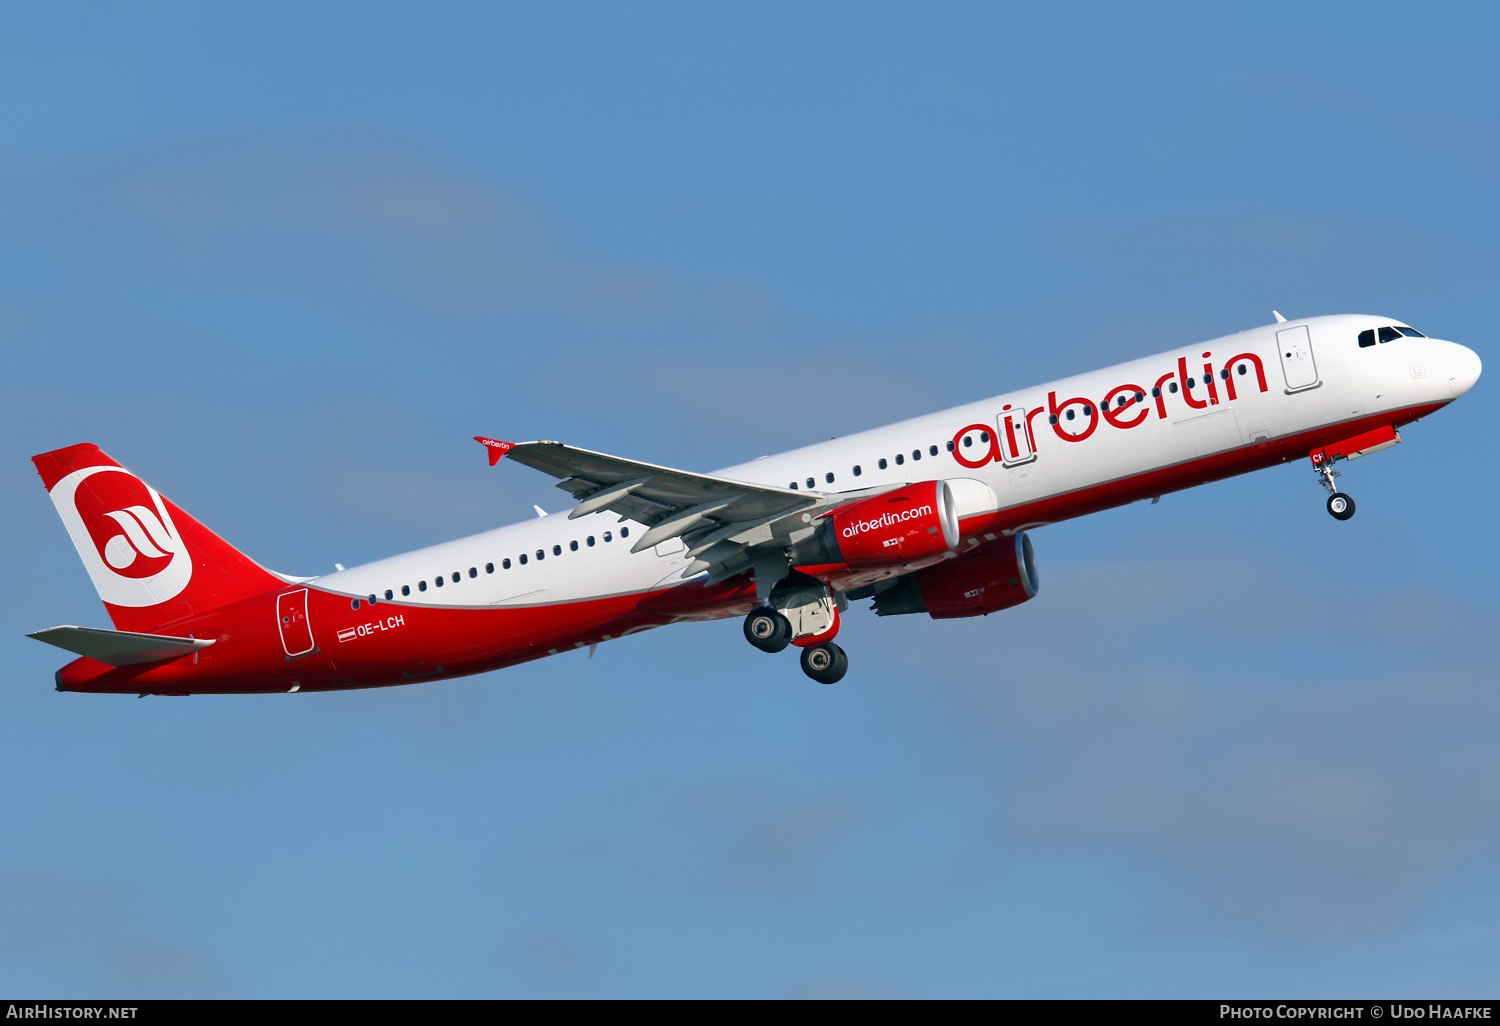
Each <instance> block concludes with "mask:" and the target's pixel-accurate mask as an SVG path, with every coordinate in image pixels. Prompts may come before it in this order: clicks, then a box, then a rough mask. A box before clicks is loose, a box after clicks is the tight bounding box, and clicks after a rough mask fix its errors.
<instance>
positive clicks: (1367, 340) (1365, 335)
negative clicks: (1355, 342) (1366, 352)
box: [1359, 328, 1375, 349]
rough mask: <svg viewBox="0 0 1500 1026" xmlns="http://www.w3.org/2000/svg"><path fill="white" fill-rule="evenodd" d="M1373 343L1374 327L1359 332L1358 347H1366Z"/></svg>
mask: <svg viewBox="0 0 1500 1026" xmlns="http://www.w3.org/2000/svg"><path fill="white" fill-rule="evenodd" d="M1374 344H1375V329H1374V328H1366V329H1365V330H1364V331H1361V332H1360V333H1359V348H1361V349H1366V348H1368V347H1370V346H1373V345H1374Z"/></svg>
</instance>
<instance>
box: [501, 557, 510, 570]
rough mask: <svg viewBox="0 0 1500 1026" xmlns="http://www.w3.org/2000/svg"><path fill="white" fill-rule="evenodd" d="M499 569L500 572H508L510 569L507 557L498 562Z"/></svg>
mask: <svg viewBox="0 0 1500 1026" xmlns="http://www.w3.org/2000/svg"><path fill="white" fill-rule="evenodd" d="M500 569H501V570H509V569H510V557H508V556H507V557H506V558H505V559H502V560H501V561H500Z"/></svg>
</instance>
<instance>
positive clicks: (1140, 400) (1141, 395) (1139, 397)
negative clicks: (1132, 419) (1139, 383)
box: [1135, 373, 1229, 403]
mask: <svg viewBox="0 0 1500 1026" xmlns="http://www.w3.org/2000/svg"><path fill="white" fill-rule="evenodd" d="M1224 376H1225V377H1226V378H1227V377H1229V375H1228V374H1227V373H1226V374H1225V375H1224ZM1135 401H1136V402H1138V403H1143V402H1145V401H1146V393H1145V392H1137V393H1136V394H1135Z"/></svg>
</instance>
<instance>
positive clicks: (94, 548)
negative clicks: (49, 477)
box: [52, 467, 193, 607]
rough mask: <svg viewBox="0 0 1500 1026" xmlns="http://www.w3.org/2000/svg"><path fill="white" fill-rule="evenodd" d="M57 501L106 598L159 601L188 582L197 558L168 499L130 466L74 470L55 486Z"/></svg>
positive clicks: (148, 603) (116, 602) (118, 602)
mask: <svg viewBox="0 0 1500 1026" xmlns="http://www.w3.org/2000/svg"><path fill="white" fill-rule="evenodd" d="M52 503H53V505H55V506H56V507H57V513H58V515H59V516H60V517H62V521H63V524H64V525H65V526H66V527H67V529H68V535H69V536H70V537H71V538H72V539H73V545H74V547H75V548H77V549H78V555H79V557H80V558H81V559H82V560H83V565H84V566H85V567H86V568H87V569H88V572H89V577H90V578H92V579H93V582H94V587H95V588H97V589H98V591H99V597H100V598H102V599H103V600H104V601H105V602H108V603H110V604H111V605H116V606H135V607H139V606H154V605H156V604H157V603H160V602H165V601H167V600H168V599H170V598H174V597H176V596H177V595H179V594H181V593H182V590H183V589H184V588H186V587H187V584H188V581H189V580H190V579H191V578H192V575H193V561H192V557H191V556H190V555H189V554H188V551H187V546H186V545H185V544H184V543H183V541H182V537H181V535H179V534H178V532H177V528H176V526H175V525H174V524H173V523H172V515H171V514H170V513H169V512H168V511H167V507H166V503H164V502H163V501H162V498H161V496H160V495H158V494H157V492H156V489H154V488H152V487H151V486H150V485H148V484H146V483H145V482H144V481H142V480H140V479H139V478H137V477H136V476H135V475H134V474H131V473H130V472H129V471H128V470H125V469H124V468H123V467H85V468H83V469H82V470H75V471H74V472H73V473H71V474H69V475H68V476H67V477H64V478H63V479H62V480H61V481H59V482H57V484H55V485H53V487H52Z"/></svg>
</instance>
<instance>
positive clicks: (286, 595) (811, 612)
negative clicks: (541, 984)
mask: <svg viewBox="0 0 1500 1026" xmlns="http://www.w3.org/2000/svg"><path fill="white" fill-rule="evenodd" d="M1273 313H1274V311H1273ZM1275 318H1276V320H1275V323H1273V324H1269V325H1266V326H1264V327H1261V328H1256V329H1253V330H1247V331H1241V332H1237V333H1235V334H1233V335H1227V336H1225V337H1223V338H1217V339H1214V340H1212V341H1210V342H1205V343H1203V344H1201V345H1195V346H1188V347H1185V348H1181V349H1176V350H1173V351H1171V352H1166V353H1162V354H1160V355H1158V356H1151V357H1147V358H1145V359H1139V360H1133V361H1131V362H1129V363H1122V364H1118V365H1116V366H1113V367H1109V368H1106V369H1104V370H1099V371H1094V372H1091V373H1087V374H1081V375H1078V376H1076V377H1071V378H1065V379H1063V380H1061V381H1055V382H1051V383H1049V384H1045V385H1038V386H1036V387H1034V388H1023V389H1019V390H1017V391H1014V392H1007V393H1005V394H1003V395H998V396H996V397H994V398H992V399H982V400H980V401H978V402H973V403H969V404H967V405H965V406H958V407H954V408H953V409H948V410H943V411H941V412H939V413H933V414H929V415H927V416H922V417H916V418H914V419H911V420H905V421H901V422H900V423H897V424H891V425H889V426H887V427H880V428H875V429H872V430H869V431H863V432H860V433H858V434H852V435H848V436H846V437H840V438H834V439H832V440H830V441H826V442H819V443H817V444H815V445H809V446H807V447H805V448H801V449H794V450H792V451H790V452H786V453H782V454H780V455H776V456H763V457H761V458H759V459H756V460H752V461H751V462H748V463H742V464H739V465H737V466H732V467H726V468H724V469H722V470H718V471H715V472H714V473H711V474H700V473H695V472H692V471H686V470H677V469H674V468H671V467H664V466H658V465H656V464H652V463H643V462H639V461H637V460H630V459H624V458H622V457H618V456H611V455H606V454H604V453H600V452H594V451H591V450H588V449H582V448H577V447H574V446H571V445H564V444H562V443H561V442H555V441H535V442H521V443H510V442H505V441H501V440H499V439H495V438H491V437H488V436H484V435H480V436H476V440H477V441H479V442H480V443H481V444H482V445H483V446H484V447H485V452H486V453H487V454H488V456H489V464H490V466H491V467H493V466H496V465H497V464H498V463H499V461H500V460H501V459H505V460H509V461H511V462H515V463H520V464H523V465H525V466H527V467H530V468H532V469H533V470H539V471H541V472H542V473H544V474H549V475H551V476H552V477H554V478H557V479H558V483H557V487H558V488H561V489H562V490H563V491H565V492H567V493H568V494H569V495H570V496H571V497H572V507H571V509H570V510H568V511H567V512H557V513H551V514H543V513H542V511H541V510H540V508H538V516H537V517H536V518H535V519H531V520H527V521H526V522H524V523H519V524H512V525H510V526H508V527H498V528H495V529H494V530H491V531H486V532H484V533H482V534H476V535H473V536H471V537H468V538H461V539H459V540H457V541H451V542H447V543H445V544H441V545H434V546H432V547H430V548H424V549H418V550H416V551H413V552H407V553H405V554H403V555H398V556H392V557H390V558H388V559H381V560H378V561H376V562H373V563H368V564H365V565H364V566H356V567H350V568H348V569H344V568H343V567H339V568H338V570H337V572H335V573H331V574H325V575H323V576H318V577H293V576H288V575H286V574H280V573H276V572H274V571H272V570H268V569H266V568H265V567H262V566H261V565H259V564H258V563H256V562H254V561H253V560H251V559H250V558H249V557H248V556H245V555H244V554H242V553H241V552H239V551H238V550H237V549H235V548H234V547H233V546H231V545H230V544H229V543H227V542H225V541H224V540H223V539H221V538H219V536H218V535H216V534H214V533H213V532H212V531H210V530H209V529H208V528H206V527H204V526H203V525H202V524H200V523H198V521H196V520H194V519H193V518H192V517H190V516H189V515H188V514H186V513H185V512H183V511H182V510H181V509H180V508H179V507H177V506H176V505H174V504H173V503H172V502H171V501H170V500H168V499H166V498H165V497H164V496H162V495H161V494H159V493H158V492H157V491H156V490H155V489H154V488H152V487H151V486H150V485H148V484H146V483H145V482H144V481H142V480H141V479H140V478H138V477H136V476H135V475H134V474H132V473H131V472H130V471H128V470H126V469H125V468H124V467H122V466H121V465H120V464H118V463H116V462H115V461H114V460H113V459H111V458H110V457H109V456H107V455H105V453H104V452H103V451H101V450H100V449H99V447H98V446H96V445H92V444H81V445H73V446H69V447H67V448H63V449H57V450H54V451H52V452H47V453H43V454H41V455H39V456H35V457H33V460H32V461H33V463H35V465H36V468H37V471H38V472H39V473H40V474H41V477H42V483H43V484H44V485H45V486H46V488H47V491H48V494H49V495H50V496H51V498H52V502H53V505H54V506H55V507H56V509H57V512H58V514H59V515H60V516H61V517H62V521H63V524H64V526H65V527H66V528H67V532H68V535H69V537H71V538H72V540H73V544H74V546H75V547H76V548H77V550H78V554H79V556H80V557H81V558H82V560H83V564H84V566H85V568H86V569H87V570H88V573H89V577H90V578H91V579H92V580H93V583H94V586H95V588H96V589H97V590H98V592H99V597H100V598H101V599H102V600H103V601H104V605H105V609H106V610H107V611H108V613H109V616H110V620H111V621H112V622H113V624H114V629H112V630H107V629H102V628H97V627H79V626H61V627H52V628H49V629H47V630H41V631H37V632H36V633H34V634H31V635H29V637H33V638H36V639H37V640H39V641H44V642H46V643H48V644H50V645H54V646H56V647H58V648H61V649H64V650H66V651H68V652H70V653H73V654H75V655H77V656H78V658H76V659H74V660H73V661H72V662H70V663H68V664H67V665H65V666H63V667H62V668H61V669H59V670H58V671H57V674H56V687H57V690H59V691H78V692H94V693H117V694H135V695H140V696H145V695H187V694H195V693H218V694H228V693H235V694H238V693H257V692H283V693H285V692H292V693H295V692H308V691H332V690H341V689H347V688H362V687H383V686H389V685H394V684H409V683H412V682H415V681H429V680H439V679H444V678H449V677H459V676H464V675H466V674H474V673H484V672H486V671H489V670H495V669H499V668H502V667H506V666H512V665H515V664H516V663H521V662H525V661H527V660H531V659H539V658H541V657H543V656H549V655H557V654H559V653H562V652H570V651H576V650H581V649H586V650H587V651H588V654H589V655H590V656H592V655H593V652H594V649H595V647H596V646H598V645H600V644H602V643H603V642H606V641H611V640H613V639H616V638H622V637H625V636H627V635H630V634H635V633H638V632H640V631H645V630H650V629H651V628H654V627H661V626H664V625H666V624H671V623H677V622H680V621H693V620H714V619H721V618H725V617H743V618H744V634H745V640H746V641H748V642H749V643H750V644H751V645H752V646H754V647H755V648H757V649H759V650H761V651H763V652H768V653H776V652H781V651H783V650H785V649H786V648H788V647H789V646H790V647H793V648H796V649H798V650H799V651H800V657H801V665H802V670H803V672H804V673H806V674H807V676H808V677H810V678H812V679H813V680H814V681H817V682H820V683H823V684H832V683H834V682H836V681H838V680H840V679H841V678H842V677H843V676H844V674H845V672H846V671H847V670H848V666H849V659H848V656H847V655H846V654H845V652H844V650H843V649H842V648H841V647H839V645H838V644H837V643H836V641H835V639H836V638H837V637H838V634H839V627H840V623H841V617H842V616H843V615H844V614H845V613H846V612H847V611H848V610H849V606H850V603H852V602H857V601H861V600H864V599H870V600H872V604H873V610H874V612H875V614H876V615H878V616H898V615H904V614H919V613H926V614H927V615H928V616H931V617H934V618H937V619H946V618H955V617H969V616H984V615H987V614H989V613H993V612H998V611H999V610H1003V609H1007V608H1010V607H1012V606H1016V605H1019V604H1020V603H1022V602H1026V601H1028V600H1030V599H1032V598H1034V597H1035V596H1036V594H1037V592H1038V589H1039V586H1040V578H1039V575H1038V572H1037V561H1036V556H1035V553H1034V550H1033V546H1032V541H1031V535H1030V533H1028V532H1031V531H1034V530H1035V529H1037V528H1040V527H1045V526H1046V525H1048V524H1054V523H1057V522H1059V521H1063V520H1067V519H1070V518H1073V517H1079V516H1083V515H1084V514H1088V513H1095V512H1098V511H1100V510H1104V509H1109V508H1112V507H1116V506H1121V505H1124V504H1126V503H1132V502H1139V501H1146V500H1149V501H1152V502H1155V501H1156V500H1157V499H1158V498H1160V497H1161V496H1162V495H1164V494H1166V493H1168V492H1174V491H1180V490H1182V489H1186V488H1191V487H1193V486H1195V485H1201V484H1205V483H1207V482H1210V481H1216V480H1220V479H1222V478H1226V477H1230V476H1232V475H1236V474H1244V473H1248V472H1250V471H1253V470H1260V469H1262V468H1266V467H1270V466H1274V465H1276V464H1279V463H1286V462H1288V461H1292V460H1299V461H1300V460H1303V459H1307V460H1309V462H1310V465H1311V468H1312V470H1313V472H1314V474H1315V475H1316V480H1317V481H1318V482H1319V483H1320V484H1321V485H1322V486H1323V488H1324V489H1325V490H1326V491H1327V493H1328V497H1327V509H1328V512H1329V513H1330V514H1331V515H1332V516H1334V517H1335V518H1337V519H1339V520H1347V519H1348V518H1349V517H1351V516H1353V515H1354V500H1353V498H1351V497H1350V496H1349V494H1348V493H1347V492H1344V491H1343V490H1341V489H1340V488H1339V487H1338V485H1337V483H1336V479H1337V478H1339V477H1340V476H1341V472H1340V471H1339V470H1337V469H1335V468H1336V466H1337V465H1338V464H1339V463H1340V462H1343V461H1349V460H1354V459H1358V458H1360V457H1362V456H1366V455H1369V454H1370V453H1374V452H1378V451H1380V450H1381V449H1385V448H1388V447H1390V446H1392V445H1395V444H1397V443H1399V442H1400V441H1401V440H1402V438H1401V433H1400V432H1401V429H1402V428H1406V427H1408V426H1409V425H1411V424H1414V423H1415V422H1417V421H1419V420H1421V419H1422V418H1423V417H1426V416H1427V415H1428V414H1430V413H1433V412H1435V411H1437V410H1439V409H1441V408H1442V407H1444V406H1446V405H1447V404H1448V403H1450V402H1452V401H1454V400H1455V399H1457V398H1458V397H1459V396H1461V395H1463V394H1464V393H1465V392H1467V391H1468V390H1469V389H1470V388H1471V387H1473V385H1474V383H1475V382H1476V381H1477V380H1478V379H1479V374H1480V369H1481V367H1480V360H1479V357H1478V356H1477V355H1476V354H1475V353H1474V352H1473V351H1472V350H1470V349H1467V348H1465V347H1464V346H1462V345H1458V344H1456V343H1453V342H1444V341H1440V340H1438V339H1433V338H1428V337H1426V336H1425V335H1423V334H1422V333H1421V332H1419V331H1417V330H1415V329H1414V328H1411V327H1409V326H1408V325H1406V324H1404V323H1402V322H1400V321H1396V320H1392V319H1391V318H1388V317H1371V316H1356V315H1340V316H1330V317H1313V318H1308V319H1306V320H1287V319H1286V318H1284V317H1282V316H1281V314H1279V313H1276V314H1275Z"/></svg>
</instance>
